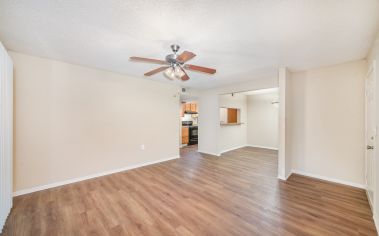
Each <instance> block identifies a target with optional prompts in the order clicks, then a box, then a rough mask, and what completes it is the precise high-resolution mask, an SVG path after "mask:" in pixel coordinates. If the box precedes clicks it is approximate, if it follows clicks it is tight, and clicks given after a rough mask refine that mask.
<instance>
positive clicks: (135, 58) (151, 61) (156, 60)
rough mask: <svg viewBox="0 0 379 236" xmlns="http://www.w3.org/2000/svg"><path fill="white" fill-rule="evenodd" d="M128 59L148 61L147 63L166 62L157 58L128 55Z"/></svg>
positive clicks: (163, 63)
mask: <svg viewBox="0 0 379 236" xmlns="http://www.w3.org/2000/svg"><path fill="white" fill-rule="evenodd" d="M130 60H132V61H141V62H149V63H156V64H162V65H166V64H167V62H166V61H163V60H158V59H151V58H145V57H130Z"/></svg>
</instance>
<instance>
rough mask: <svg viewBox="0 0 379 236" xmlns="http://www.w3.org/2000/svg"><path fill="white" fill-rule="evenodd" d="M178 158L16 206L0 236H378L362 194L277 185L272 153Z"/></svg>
mask: <svg viewBox="0 0 379 236" xmlns="http://www.w3.org/2000/svg"><path fill="white" fill-rule="evenodd" d="M195 149H196V146H189V147H186V148H183V149H182V150H181V153H182V158H180V159H178V160H172V161H167V162H164V163H160V164H156V165H151V166H147V167H142V168H138V169H134V170H130V171H126V172H121V173H117V174H113V175H109V176H104V177H99V178H96V179H91V180H87V181H82V182H78V183H75V184H70V185H66V186H62V187H57V188H53V189H49V190H45V191H40V192H35V193H32V194H28V195H23V196H19V197H16V198H15V201H14V208H13V210H12V212H11V214H10V216H9V218H8V220H7V223H6V227H5V229H4V232H3V234H2V235H3V236H5V235H33V236H36V235H49V236H50V235H64V236H67V235H154V236H156V235H165V236H168V235H218V236H219V235H376V231H375V226H374V223H373V220H372V216H371V211H370V208H369V205H368V202H367V198H366V195H365V192H364V191H363V190H361V189H357V188H352V187H347V186H343V185H338V184H332V183H328V182H323V181H318V180H315V179H312V178H307V177H303V176H299V175H292V176H291V177H290V178H289V180H288V181H287V182H283V181H279V180H278V179H277V178H276V176H277V153H276V152H275V151H270V150H265V149H257V148H251V147H246V148H241V149H238V150H235V151H231V152H228V153H225V154H223V155H222V157H219V158H217V157H214V156H210V155H202V154H199V153H197V152H195Z"/></svg>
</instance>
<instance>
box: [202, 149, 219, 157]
mask: <svg viewBox="0 0 379 236" xmlns="http://www.w3.org/2000/svg"><path fill="white" fill-rule="evenodd" d="M197 152H200V153H204V154H208V155H212V156H216V157H219V156H221V154H220V153H213V152H206V151H200V150H197Z"/></svg>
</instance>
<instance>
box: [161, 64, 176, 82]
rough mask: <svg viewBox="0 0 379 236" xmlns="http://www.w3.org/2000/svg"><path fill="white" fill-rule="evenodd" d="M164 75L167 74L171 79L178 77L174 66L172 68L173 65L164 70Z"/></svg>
mask: <svg viewBox="0 0 379 236" xmlns="http://www.w3.org/2000/svg"><path fill="white" fill-rule="evenodd" d="M164 75H165V76H166V77H167V78H169V79H171V80H172V79H175V78H176V77H175V70H174V68H172V67H169V68H167V69H166V70H165V71H164Z"/></svg>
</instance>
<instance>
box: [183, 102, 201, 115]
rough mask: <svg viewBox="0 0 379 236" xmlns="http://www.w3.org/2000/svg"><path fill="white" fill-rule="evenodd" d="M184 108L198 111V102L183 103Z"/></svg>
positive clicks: (184, 110)
mask: <svg viewBox="0 0 379 236" xmlns="http://www.w3.org/2000/svg"><path fill="white" fill-rule="evenodd" d="M182 110H183V113H184V112H198V109H197V104H196V103H183V104H182Z"/></svg>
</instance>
